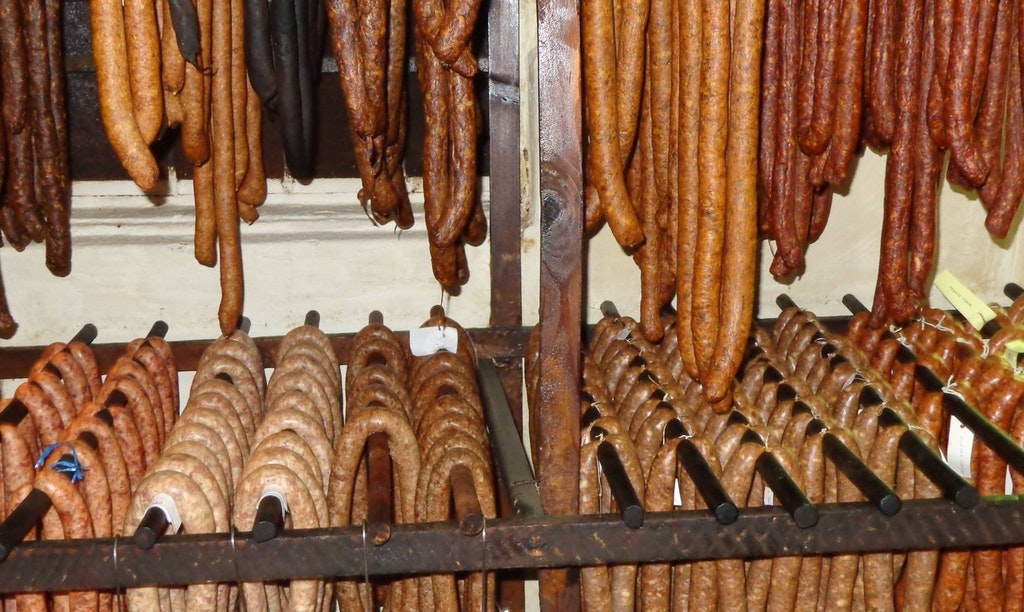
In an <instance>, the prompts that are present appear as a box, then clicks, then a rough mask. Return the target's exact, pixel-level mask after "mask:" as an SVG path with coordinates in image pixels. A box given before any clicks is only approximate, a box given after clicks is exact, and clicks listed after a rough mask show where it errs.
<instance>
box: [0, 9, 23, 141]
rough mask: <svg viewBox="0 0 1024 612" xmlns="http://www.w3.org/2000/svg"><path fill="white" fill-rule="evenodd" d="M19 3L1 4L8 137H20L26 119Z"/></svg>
mask: <svg viewBox="0 0 1024 612" xmlns="http://www.w3.org/2000/svg"><path fill="white" fill-rule="evenodd" d="M21 5H22V3H21V2H17V1H16V0H4V1H3V2H2V3H0V24H2V25H0V50H2V52H0V73H2V74H3V75H4V83H3V93H4V95H3V118H4V125H5V126H6V127H7V130H8V133H15V134H16V133H20V132H21V131H22V129H24V127H25V124H26V122H27V118H28V112H29V111H28V106H29V103H28V98H29V93H28V55H27V53H26V50H25V40H24V38H23V36H22V34H23V32H24V27H23V25H22V24H23V21H22V6H21Z"/></svg>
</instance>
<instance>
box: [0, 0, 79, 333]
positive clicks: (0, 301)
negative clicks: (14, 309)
mask: <svg viewBox="0 0 1024 612" xmlns="http://www.w3.org/2000/svg"><path fill="white" fill-rule="evenodd" d="M61 6H62V3H60V2H53V1H50V2H47V1H45V0H32V2H17V1H15V0H5V2H3V3H2V4H0V23H2V25H0V82H2V90H3V97H2V102H0V111H2V126H0V127H2V129H0V231H2V232H3V236H4V238H6V239H7V243H8V244H9V245H10V246H11V247H13V248H14V249H15V250H17V251H21V250H23V249H24V248H25V247H26V246H28V244H29V243H32V242H45V245H46V267H47V269H48V270H49V271H50V272H51V273H52V274H53V275H55V276H67V275H68V274H69V273H70V272H71V189H70V179H69V178H68V133H67V106H66V102H65V91H64V90H65V88H64V50H63V42H62V30H61V18H62V12H61ZM17 327H18V325H17V323H16V322H15V320H14V318H13V317H12V316H11V313H10V308H9V306H8V304H7V298H6V294H5V291H4V290H3V280H2V279H0V338H10V337H12V336H13V335H14V333H15V331H16V330H17Z"/></svg>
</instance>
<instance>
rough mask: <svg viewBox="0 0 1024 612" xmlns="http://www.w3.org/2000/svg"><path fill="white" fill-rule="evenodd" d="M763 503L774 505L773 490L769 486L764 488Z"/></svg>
mask: <svg viewBox="0 0 1024 612" xmlns="http://www.w3.org/2000/svg"><path fill="white" fill-rule="evenodd" d="M763 499H764V505H766V506H774V505H775V492H774V491H772V490H771V488H769V487H765V488H764V498H763Z"/></svg>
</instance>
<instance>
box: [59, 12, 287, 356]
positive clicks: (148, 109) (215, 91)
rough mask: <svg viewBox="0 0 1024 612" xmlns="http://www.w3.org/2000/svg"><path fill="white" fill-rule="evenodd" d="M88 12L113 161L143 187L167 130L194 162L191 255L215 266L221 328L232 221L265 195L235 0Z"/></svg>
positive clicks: (235, 295) (237, 295)
mask: <svg viewBox="0 0 1024 612" xmlns="http://www.w3.org/2000/svg"><path fill="white" fill-rule="evenodd" d="M53 4H57V3H53ZM89 10H90V23H91V26H92V47H93V59H94V61H95V64H96V85H97V91H98V95H99V105H100V118H101V119H102V121H103V125H104V128H105V130H106V133H107V137H108V139H109V141H110V144H111V146H112V147H113V150H114V153H115V154H116V155H117V158H118V159H119V160H120V162H121V165H122V166H124V168H125V170H126V171H127V172H128V175H129V176H130V177H131V179H132V180H133V181H135V183H136V184H137V185H138V186H139V187H141V188H142V189H143V190H146V191H149V190H152V189H153V188H154V187H155V186H156V183H157V181H158V179H159V175H160V171H159V169H158V167H157V163H156V160H155V158H154V156H153V152H152V150H151V148H150V147H151V145H152V144H153V143H154V142H155V141H156V140H157V138H158V137H160V136H161V135H162V134H163V133H164V132H165V131H166V130H169V129H172V128H176V129H177V130H178V133H179V137H180V142H181V148H182V151H183V153H184V155H185V158H186V159H188V160H189V161H190V162H191V163H192V164H193V168H192V172H193V186H194V199H195V204H196V206H195V240H194V246H195V257H196V260H197V261H198V262H199V263H201V264H203V265H205V266H210V267H212V266H214V265H219V269H220V284H221V302H220V307H219V309H218V320H219V322H220V329H221V332H222V333H223V334H224V335H225V336H228V335H230V334H231V333H232V331H233V330H234V329H235V327H236V326H237V325H238V321H239V318H240V317H241V313H242V304H243V293H244V288H243V277H242V255H241V244H240V233H239V231H240V230H239V219H240V218H241V219H242V220H244V221H245V222H247V223H253V222H255V221H256V219H257V218H259V213H258V211H257V208H258V207H259V206H260V205H261V204H262V203H263V201H264V200H265V199H266V194H267V186H266V175H265V173H264V168H263V154H262V142H261V138H262V136H261V129H262V128H261V116H262V115H261V105H260V100H259V97H258V96H256V94H255V92H254V91H253V89H252V85H251V84H250V82H249V78H248V76H247V73H246V65H245V55H244V49H245V44H244V38H245V32H244V29H243V16H244V7H243V0H230V1H228V2H212V1H211V0H194V1H189V0H131V1H129V2H124V3H122V2H111V1H110V0H92V1H91V2H90V3H89Z"/></svg>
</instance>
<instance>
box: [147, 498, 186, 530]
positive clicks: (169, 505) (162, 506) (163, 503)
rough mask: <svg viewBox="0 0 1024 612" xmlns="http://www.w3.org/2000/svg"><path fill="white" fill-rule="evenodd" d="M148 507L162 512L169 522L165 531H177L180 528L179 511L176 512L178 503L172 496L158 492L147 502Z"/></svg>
mask: <svg viewBox="0 0 1024 612" xmlns="http://www.w3.org/2000/svg"><path fill="white" fill-rule="evenodd" d="M149 507H150V508H156V509H158V510H160V511H161V512H163V513H164V517H165V518H166V519H167V522H168V523H170V527H169V528H168V529H167V533H169V534H175V533H178V531H179V530H180V529H181V513H180V512H178V504H177V503H175V501H174V498H173V497H171V496H170V495H167V494H166V493H158V494H157V495H155V496H153V501H151V502H149Z"/></svg>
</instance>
